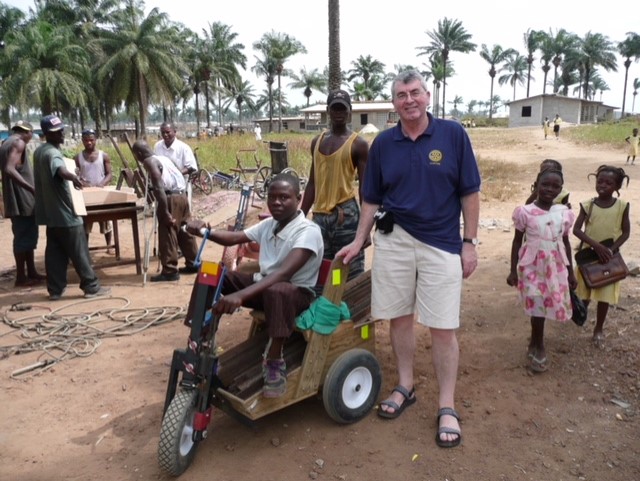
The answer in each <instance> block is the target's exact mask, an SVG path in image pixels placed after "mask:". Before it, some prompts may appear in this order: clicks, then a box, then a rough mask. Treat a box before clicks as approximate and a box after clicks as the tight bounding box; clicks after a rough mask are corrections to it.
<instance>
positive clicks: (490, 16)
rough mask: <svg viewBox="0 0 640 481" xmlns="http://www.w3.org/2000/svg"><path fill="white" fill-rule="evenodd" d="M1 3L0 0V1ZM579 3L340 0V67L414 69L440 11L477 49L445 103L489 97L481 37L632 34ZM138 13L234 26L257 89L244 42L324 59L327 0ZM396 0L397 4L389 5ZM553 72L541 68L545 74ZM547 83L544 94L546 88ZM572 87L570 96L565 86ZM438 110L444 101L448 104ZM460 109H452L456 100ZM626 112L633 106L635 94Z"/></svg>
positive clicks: (178, 4)
mask: <svg viewBox="0 0 640 481" xmlns="http://www.w3.org/2000/svg"><path fill="white" fill-rule="evenodd" d="M0 1H2V0H0ZM4 3H5V4H8V5H12V6H15V7H18V8H20V9H21V10H23V11H25V12H26V11H28V9H29V8H30V7H33V5H34V3H33V0H4ZM596 5H597V7H593V6H592V5H588V2H584V1H577V0H565V1H560V2H553V1H548V2H534V1H522V2H514V1H513V0H492V1H491V2H478V1H477V0H451V1H448V2H435V1H434V2H424V1H423V0H404V1H402V2H400V3H399V4H397V5H395V4H394V3H393V2H381V1H380V2H372V1H369V2H366V1H362V0H358V1H355V0H342V1H341V2H340V44H341V68H342V70H343V71H346V70H349V69H351V68H352V62H353V61H354V60H355V59H356V58H358V57H359V56H360V55H362V56H366V55H371V56H372V57H373V58H374V59H377V60H379V61H381V62H383V63H384V64H385V68H386V70H387V71H395V68H394V66H395V65H401V64H402V65H407V64H409V65H414V66H417V67H418V68H421V69H422V67H423V64H424V63H425V62H427V57H426V56H424V55H423V56H417V54H418V53H419V51H418V50H417V49H416V47H418V46H426V45H428V44H429V43H430V38H429V37H428V35H427V32H429V31H433V30H435V29H437V26H438V20H441V19H443V18H445V17H447V18H450V19H457V20H460V21H461V22H462V25H463V27H464V28H465V30H466V31H467V32H468V33H469V34H471V36H472V38H471V41H472V42H473V43H475V44H477V49H476V52H471V53H469V54H462V53H458V52H453V53H452V54H451V57H450V59H451V61H452V62H453V66H454V69H455V72H456V73H455V75H454V76H453V77H452V78H450V79H448V80H447V82H448V83H447V87H446V100H447V103H449V101H451V100H452V99H453V98H454V97H455V96H460V97H462V99H463V100H464V104H465V105H466V104H467V103H468V102H469V101H471V100H482V101H486V100H488V99H489V97H490V88H491V79H490V77H489V74H488V70H489V64H488V63H487V62H486V61H485V60H483V59H482V58H481V57H480V55H479V51H480V47H481V45H482V44H486V45H487V47H488V48H489V49H490V50H491V49H492V47H493V46H494V45H500V46H501V47H503V48H505V49H506V48H514V49H516V50H518V51H519V52H520V54H521V55H526V49H525V45H524V40H523V37H524V33H525V32H526V31H527V30H528V29H533V30H545V31H548V32H549V31H551V32H552V33H554V34H555V32H556V31H557V30H558V29H560V28H564V29H565V30H567V31H569V32H571V33H575V34H577V35H579V36H581V37H583V36H584V35H585V34H586V33H587V32H589V31H591V32H593V33H601V34H603V35H606V36H607V37H609V39H610V40H612V41H613V42H614V44H615V45H616V46H617V44H618V42H620V41H622V40H624V39H625V38H626V33H627V32H639V33H640V23H639V21H638V16H637V15H630V14H627V15H625V12H629V5H630V4H629V2H628V0H625V1H622V0H609V1H607V2H601V3H599V4H596ZM145 6H146V8H147V11H148V10H150V9H151V8H153V7H158V9H159V10H160V11H162V12H165V13H167V14H168V16H169V18H170V19H171V20H173V21H176V22H180V23H182V24H184V25H185V26H187V27H189V28H190V29H192V30H194V31H196V32H199V33H201V32H202V29H206V28H207V27H208V25H209V24H210V23H213V22H216V21H218V22H223V23H225V24H227V25H230V26H231V27H232V31H233V32H236V33H237V34H238V37H237V41H238V42H240V43H242V44H244V45H245V50H244V53H245V55H246V57H247V60H248V62H247V71H246V72H243V80H248V81H249V82H251V83H252V84H253V85H254V91H255V92H256V93H257V94H259V93H261V92H262V91H263V90H265V89H266V84H265V82H264V80H261V79H257V78H256V77H255V75H254V74H253V73H252V72H251V67H252V66H253V65H255V63H256V58H255V55H256V52H255V51H254V50H253V48H252V45H253V43H254V42H256V41H257V40H259V39H260V37H261V36H262V35H263V34H264V33H267V32H270V31H272V30H273V31H275V32H281V33H287V34H288V35H290V36H293V37H294V38H295V39H297V40H299V41H300V42H301V43H302V44H303V45H304V46H305V48H306V49H307V52H308V53H307V54H298V55H296V56H294V57H292V58H291V59H290V60H289V61H288V62H287V63H286V64H285V67H286V68H287V69H290V70H293V71H294V72H296V73H298V72H299V71H300V69H301V68H303V67H305V68H306V69H307V70H312V69H314V68H317V69H318V70H319V71H320V72H322V71H323V70H324V68H325V66H326V65H327V64H328V2H326V1H311V2H309V1H300V0H271V1H258V0H243V1H241V2H238V1H233V0H231V1H215V2H213V1H212V2H205V1H203V0H181V1H175V0H147V1H146V2H145ZM396 7H397V8H396ZM623 62H624V59H623V58H622V57H620V56H618V72H605V71H601V72H600V75H601V77H602V78H603V79H604V80H605V82H606V83H607V84H608V86H609V88H610V90H608V91H605V92H604V93H603V94H602V97H600V95H599V94H598V95H597V96H596V100H601V101H603V102H604V103H605V104H606V105H611V106H614V107H618V108H621V107H622V97H623V90H624V88H623V87H624V66H623ZM534 67H535V68H534V70H533V71H532V77H533V79H534V80H532V82H531V87H530V95H538V94H542V87H543V85H542V80H543V72H542V70H541V68H540V62H539V60H538V59H536V61H535V62H534ZM499 75H500V74H498V75H497V76H496V80H495V83H494V95H499V96H500V98H501V99H502V100H512V99H513V88H512V87H510V86H508V85H506V86H500V85H498V80H497V78H498V77H499ZM552 75H553V70H551V71H550V72H549V78H550V79H552ZM638 77H640V63H637V62H634V63H632V65H631V67H630V69H629V80H628V86H627V100H626V105H625V111H626V112H631V111H632V104H633V95H632V92H633V89H632V87H630V86H631V85H632V84H633V79H634V78H638ZM290 82H291V80H290V79H286V78H283V80H282V85H283V91H284V92H285V93H286V95H287V98H288V100H289V103H290V104H291V105H303V104H306V98H305V97H304V96H303V95H302V92H301V91H292V90H287V84H288V83H290ZM550 92H551V90H550V87H547V93H550ZM570 95H571V94H570ZM515 96H516V98H517V99H518V98H523V97H525V96H526V84H525V85H523V86H520V85H518V86H517V87H516V94H515ZM325 100H326V97H325V96H324V95H323V94H321V93H319V92H315V93H314V94H313V95H312V96H311V104H314V103H317V102H322V103H324V102H325ZM447 108H448V109H449V108H452V106H451V105H448V106H447ZM458 108H459V109H461V107H460V106H459V107H458ZM635 111H636V112H639V111H640V99H638V101H637V102H636V105H635Z"/></svg>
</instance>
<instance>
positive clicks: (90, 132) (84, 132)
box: [82, 129, 96, 137]
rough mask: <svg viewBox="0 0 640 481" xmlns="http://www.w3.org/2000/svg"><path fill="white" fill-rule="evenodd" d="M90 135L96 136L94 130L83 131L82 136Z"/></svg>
mask: <svg viewBox="0 0 640 481" xmlns="http://www.w3.org/2000/svg"><path fill="white" fill-rule="evenodd" d="M88 135H96V131H95V130H93V129H85V130H83V131H82V136H83V137H84V136H88Z"/></svg>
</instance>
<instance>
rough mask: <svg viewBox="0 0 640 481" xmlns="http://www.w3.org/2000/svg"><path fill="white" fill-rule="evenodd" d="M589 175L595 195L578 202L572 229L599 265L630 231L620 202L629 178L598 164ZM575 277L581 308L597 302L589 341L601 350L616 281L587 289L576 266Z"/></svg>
mask: <svg viewBox="0 0 640 481" xmlns="http://www.w3.org/2000/svg"><path fill="white" fill-rule="evenodd" d="M591 176H594V177H595V178H596V192H597V193H598V196H597V197H594V198H593V199H589V200H587V201H585V202H581V203H580V213H579V214H578V218H577V219H576V223H575V224H574V226H573V235H575V236H576V237H577V238H578V239H580V241H581V243H583V244H586V245H588V246H591V248H592V249H593V250H594V251H595V253H596V254H597V255H598V258H599V259H600V261H601V262H607V261H608V260H609V259H611V256H612V255H613V254H614V253H615V252H616V251H617V250H619V249H620V247H621V246H622V244H624V243H625V242H626V241H627V239H628V238H629V234H630V232H631V225H630V222H629V204H628V202H627V201H625V200H622V199H620V189H621V188H622V183H623V182H624V179H627V185H629V176H628V175H626V174H625V172H624V170H623V169H621V168H619V167H613V166H611V165H601V166H600V167H598V170H597V171H596V173H595V174H594V173H591V174H589V177H591ZM614 192H616V193H617V194H618V197H617V198H615V197H613V193H614ZM587 213H589V214H587ZM583 227H584V229H583ZM609 238H613V244H612V245H611V246H610V247H607V246H606V245H604V244H602V241H603V240H605V239H609ZM576 278H577V279H578V288H577V289H576V293H577V294H578V296H579V297H580V298H581V299H583V300H584V304H585V306H588V305H589V302H590V301H592V300H593V301H596V302H597V303H598V307H597V311H596V326H595V328H594V329H593V338H592V340H593V343H594V345H595V346H596V347H600V348H602V347H603V346H604V334H603V332H602V328H603V326H604V321H605V320H606V318H607V312H608V311H609V304H617V303H618V299H619V298H620V281H618V282H615V283H613V284H609V285H608V286H604V287H599V288H597V289H590V288H589V287H587V285H586V284H585V282H584V279H583V278H582V275H581V274H580V270H579V269H578V268H577V267H576Z"/></svg>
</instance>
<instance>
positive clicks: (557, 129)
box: [553, 114, 562, 140]
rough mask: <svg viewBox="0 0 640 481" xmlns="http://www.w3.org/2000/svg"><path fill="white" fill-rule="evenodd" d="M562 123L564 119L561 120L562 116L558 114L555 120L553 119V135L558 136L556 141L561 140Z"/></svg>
mask: <svg viewBox="0 0 640 481" xmlns="http://www.w3.org/2000/svg"><path fill="white" fill-rule="evenodd" d="M561 123H562V119H561V118H560V115H558V114H556V116H555V118H554V119H553V133H554V135H555V136H556V140H559V139H560V124H561Z"/></svg>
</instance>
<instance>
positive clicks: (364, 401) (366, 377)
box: [322, 349, 382, 424]
mask: <svg viewBox="0 0 640 481" xmlns="http://www.w3.org/2000/svg"><path fill="white" fill-rule="evenodd" d="M381 384H382V374H381V372H380V364H378V360H377V359H376V358H375V356H374V355H373V354H372V353H370V352H369V351H367V350H366V349H350V350H349V351H346V352H344V353H343V354H341V355H340V356H339V357H338V359H336V360H335V362H334V363H333V364H332V365H331V367H330V368H329V371H328V372H327V376H326V378H325V380H324V386H323V388H322V401H323V403H324V408H325V410H326V411H327V414H329V417H331V419H333V420H334V421H336V422H338V423H341V424H348V423H354V422H356V421H359V420H360V419H362V418H363V417H365V416H366V415H367V414H368V413H369V411H371V408H373V405H374V404H375V402H376V400H377V399H378V394H379V392H380V386H381Z"/></svg>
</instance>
